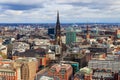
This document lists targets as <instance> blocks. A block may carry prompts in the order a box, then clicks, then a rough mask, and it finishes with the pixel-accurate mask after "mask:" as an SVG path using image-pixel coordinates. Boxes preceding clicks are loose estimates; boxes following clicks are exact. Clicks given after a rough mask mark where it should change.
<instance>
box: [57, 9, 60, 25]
mask: <svg viewBox="0 0 120 80" xmlns="http://www.w3.org/2000/svg"><path fill="white" fill-rule="evenodd" d="M57 23H59V24H60V20H59V11H57Z"/></svg>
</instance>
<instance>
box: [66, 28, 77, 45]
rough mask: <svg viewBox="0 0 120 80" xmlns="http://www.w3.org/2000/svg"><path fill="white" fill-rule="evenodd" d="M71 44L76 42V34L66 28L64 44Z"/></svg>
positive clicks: (71, 29)
mask: <svg viewBox="0 0 120 80" xmlns="http://www.w3.org/2000/svg"><path fill="white" fill-rule="evenodd" d="M72 42H76V32H75V30H74V29H73V28H67V30H66V44H67V45H70V44H71V43H72Z"/></svg>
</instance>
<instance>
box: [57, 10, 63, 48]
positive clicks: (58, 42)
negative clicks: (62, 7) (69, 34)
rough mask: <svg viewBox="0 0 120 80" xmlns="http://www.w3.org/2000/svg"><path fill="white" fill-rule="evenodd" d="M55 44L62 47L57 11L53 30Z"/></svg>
mask: <svg viewBox="0 0 120 80" xmlns="http://www.w3.org/2000/svg"><path fill="white" fill-rule="evenodd" d="M55 44H56V45H60V46H62V40H61V27H60V20H59V12H58V11H57V22H56V28H55Z"/></svg>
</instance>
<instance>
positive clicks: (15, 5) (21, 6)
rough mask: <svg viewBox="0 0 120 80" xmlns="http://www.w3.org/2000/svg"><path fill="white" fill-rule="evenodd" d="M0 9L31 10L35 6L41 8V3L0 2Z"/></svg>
mask: <svg viewBox="0 0 120 80" xmlns="http://www.w3.org/2000/svg"><path fill="white" fill-rule="evenodd" d="M0 5H1V7H2V9H5V10H7V9H10V10H31V9H35V8H43V7H44V6H43V4H39V5H35V4H34V5H32V4H31V5H28V4H18V3H2V4H0Z"/></svg>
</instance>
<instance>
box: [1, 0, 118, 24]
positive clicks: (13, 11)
mask: <svg viewBox="0 0 120 80" xmlns="http://www.w3.org/2000/svg"><path fill="white" fill-rule="evenodd" d="M57 10H59V12H60V21H61V23H82V22H83V23H91V22H93V23H102V22H105V23H120V21H119V19H120V1H119V0H114V1H113V0H104V1H99V0H83V1H79V0H70V1H69V2H68V1H67V0H60V1H58V0H52V1H50V0H34V1H33V0H25V1H21V0H12V1H10V0H0V12H1V13H0V23H55V21H56V13H57Z"/></svg>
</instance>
